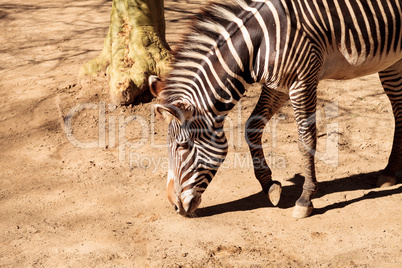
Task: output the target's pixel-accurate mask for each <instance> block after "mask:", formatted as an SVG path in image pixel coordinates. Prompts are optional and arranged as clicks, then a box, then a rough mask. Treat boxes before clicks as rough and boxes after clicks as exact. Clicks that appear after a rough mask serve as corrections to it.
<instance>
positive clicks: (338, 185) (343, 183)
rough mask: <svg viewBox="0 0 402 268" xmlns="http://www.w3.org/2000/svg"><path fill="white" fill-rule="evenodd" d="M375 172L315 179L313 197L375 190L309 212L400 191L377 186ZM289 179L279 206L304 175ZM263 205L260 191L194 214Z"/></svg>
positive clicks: (288, 203)
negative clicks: (322, 180)
mask: <svg viewBox="0 0 402 268" xmlns="http://www.w3.org/2000/svg"><path fill="white" fill-rule="evenodd" d="M379 174H380V172H371V173H365V174H357V175H352V176H350V177H345V178H341V179H336V180H332V181H324V182H319V183H318V192H317V193H316V195H315V196H314V198H320V197H323V196H325V195H327V194H332V193H338V192H347V191H355V190H376V191H371V192H369V193H367V194H365V195H363V196H361V197H358V198H355V199H351V200H347V201H342V202H337V203H334V204H330V205H328V206H325V207H322V208H315V209H314V211H313V214H312V216H314V215H320V214H324V213H326V212H327V211H330V210H332V209H339V208H343V207H346V206H348V205H351V204H353V203H356V202H360V201H363V200H368V199H374V198H380V197H384V196H390V195H394V194H400V193H402V186H399V187H397V188H391V189H389V188H388V189H387V188H384V189H379V188H377V187H376V181H377V178H378V176H379ZM290 181H291V182H293V183H294V184H293V185H289V186H284V187H283V189H282V197H281V200H280V202H279V204H278V207H279V208H290V207H293V206H294V204H295V202H296V200H297V199H298V198H299V196H300V195H301V192H302V185H303V181H304V177H302V176H300V175H299V174H296V175H295V176H294V177H293V178H292V179H290ZM398 184H400V182H398ZM265 207H272V205H271V204H270V202H269V201H268V199H267V197H266V196H265V194H264V193H263V192H258V193H255V194H252V195H250V196H247V197H244V198H241V199H238V200H235V201H231V202H227V203H223V204H218V205H213V206H209V207H205V208H200V209H198V210H197V211H196V214H197V217H209V216H213V215H217V214H222V213H227V212H234V211H247V210H254V209H259V208H265Z"/></svg>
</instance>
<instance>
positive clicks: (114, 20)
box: [80, 0, 171, 105]
mask: <svg viewBox="0 0 402 268" xmlns="http://www.w3.org/2000/svg"><path fill="white" fill-rule="evenodd" d="M169 50H170V49H169V45H168V44H167V42H166V39H165V17H164V0H113V3H112V12H111V16H110V26H109V32H108V34H107V36H106V39H105V42H104V47H103V50H102V52H101V53H100V55H99V56H98V57H96V58H95V59H93V60H91V61H89V62H87V63H86V64H85V65H84V66H83V67H82V68H81V71H80V74H81V75H93V74H97V73H98V72H101V71H106V73H107V74H108V77H109V84H110V94H111V97H112V100H113V101H114V102H115V103H117V104H123V105H124V104H130V103H132V102H133V101H134V100H135V98H137V97H138V96H140V95H142V94H143V93H144V91H145V90H146V89H147V87H148V77H149V76H150V75H158V76H160V75H161V74H163V73H165V72H166V71H167V67H168V63H169V61H170V60H171V54H170V53H169Z"/></svg>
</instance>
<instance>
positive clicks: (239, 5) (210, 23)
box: [159, 0, 253, 104]
mask: <svg viewBox="0 0 402 268" xmlns="http://www.w3.org/2000/svg"><path fill="white" fill-rule="evenodd" d="M252 1H253V0H231V1H225V2H224V3H218V2H211V3H209V4H208V5H207V6H206V7H204V8H202V9H201V12H200V13H199V14H197V15H195V16H194V17H193V19H192V22H191V25H190V27H189V31H188V32H187V33H186V34H184V36H183V37H182V38H181V40H180V41H179V44H178V46H177V49H175V50H174V51H173V52H172V54H173V56H174V60H173V62H172V63H171V70H172V71H171V72H170V74H169V75H168V76H167V77H165V79H163V80H164V81H163V82H162V83H161V86H162V88H163V90H162V91H161V94H160V95H159V98H160V100H161V102H162V104H169V103H173V102H175V101H178V100H180V99H182V98H183V94H182V92H175V90H174V89H173V88H172V89H171V90H166V86H167V85H168V84H169V83H168V81H169V79H171V78H172V77H173V76H174V74H175V71H177V73H181V72H182V71H183V70H180V63H181V62H182V61H183V60H186V59H188V56H187V55H189V53H199V54H208V53H211V51H213V49H214V46H216V47H219V46H221V45H222V44H224V43H225V42H226V39H225V38H224V37H223V35H222V34H221V33H222V30H224V29H226V31H227V32H228V33H229V36H231V35H232V34H234V33H235V32H236V31H238V29H239V28H238V27H237V26H236V27H231V24H233V26H235V24H234V23H233V20H234V19H235V18H236V17H237V16H238V15H239V14H240V13H241V12H242V11H244V8H245V7H247V6H248V5H249V4H250V2H252ZM178 69H179V70H178ZM177 73H176V74H177ZM187 99H188V98H187ZM192 104H194V103H192Z"/></svg>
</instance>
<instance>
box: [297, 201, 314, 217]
mask: <svg viewBox="0 0 402 268" xmlns="http://www.w3.org/2000/svg"><path fill="white" fill-rule="evenodd" d="M313 209H314V207H313V204H311V205H310V206H308V207H303V206H300V205H298V204H296V206H295V208H294V209H293V215H292V216H293V218H296V219H303V218H307V217H308V216H310V215H311V213H312V212H313Z"/></svg>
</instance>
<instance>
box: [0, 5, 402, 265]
mask: <svg viewBox="0 0 402 268" xmlns="http://www.w3.org/2000/svg"><path fill="white" fill-rule="evenodd" d="M202 4H203V1H197V0H194V1H184V0H178V1H173V0H166V1H165V5H166V19H167V39H168V41H169V42H170V44H171V45H172V46H173V47H174V46H175V44H176V42H177V40H178V37H179V36H180V35H181V34H182V33H183V32H184V31H185V30H186V25H187V23H188V22H189V19H190V17H191V15H192V12H196V11H197V10H198V9H199V7H200V6H201V5H202ZM110 9H111V2H110V1H101V0H93V1H46V0H30V1H21V0H16V1H9V3H5V1H2V2H1V3H0V25H1V29H2V31H1V33H0V88H1V90H0V98H1V101H2V103H3V104H2V105H1V107H0V122H1V123H0V148H1V150H0V159H1V161H0V266H2V267H56V266H57V267H59V266H60V267H65V266H66V267H70V266H71V267H95V266H96V267H111V266H116V267H133V266H134V267H147V266H149V267H164V266H165V267H181V266H189V267H190V266H194V267H200V266H216V267H220V266H225V267H231V266H239V267H401V266H402V237H401V235H402V232H401V231H402V222H401V215H402V213H401V212H402V208H401V200H402V195H401V192H402V187H401V184H398V185H396V186H393V187H390V188H386V189H377V188H375V182H376V178H377V177H378V174H379V171H380V170H381V169H383V168H384V167H385V165H386V163H387V158H388V155H389V152H390V149H391V145H392V134H393V116H392V113H391V112H392V111H391V107H390V104H389V101H388V99H387V97H386V96H385V95H384V93H383V91H382V89H381V86H380V83H379V80H378V78H377V76H376V75H372V76H369V77H364V78H360V79H356V80H353V81H348V82H338V81H325V82H322V83H321V84H320V87H319V118H318V127H319V139H318V142H319V150H318V151H319V157H318V159H317V173H318V179H319V181H320V182H321V183H320V188H319V192H318V193H317V195H316V197H315V199H314V205H315V207H316V209H315V212H314V214H313V215H312V216H311V217H309V218H307V219H303V220H295V219H293V218H292V217H291V214H292V207H293V205H294V202H295V201H296V199H297V198H298V196H299V194H300V192H301V184H302V181H303V178H302V177H301V175H300V173H301V172H302V167H301V161H300V158H299V154H298V149H297V143H296V140H297V137H296V126H295V122H294V115H293V112H292V109H291V107H290V106H289V105H286V107H284V108H283V109H282V110H281V111H280V114H279V115H277V116H276V117H275V118H274V119H273V120H272V121H271V123H270V124H269V126H268V127H267V129H266V133H265V134H264V135H265V136H264V137H265V138H264V139H265V140H266V149H265V152H266V155H267V158H268V160H269V162H270V163H271V166H272V168H273V172H274V177H275V179H277V180H279V181H280V182H281V183H282V184H283V186H284V188H283V195H282V199H281V201H280V203H279V206H278V207H270V206H269V202H268V201H267V199H266V197H265V196H264V195H263V194H262V193H261V192H260V186H259V184H258V181H257V180H256V179H255V178H254V175H253V169H252V166H251V160H250V157H249V154H248V149H247V147H246V142H245V140H244V137H243V135H244V123H245V120H246V119H247V117H248V115H249V114H250V113H251V110H252V109H253V106H254V105H255V103H256V100H257V96H258V94H259V91H258V88H252V89H250V90H249V91H248V92H247V93H246V96H245V97H244V98H243V101H242V102H241V104H240V105H239V106H238V107H236V108H235V109H234V110H233V112H232V113H231V114H230V116H229V118H228V120H227V123H226V125H227V133H228V136H229V137H230V141H231V142H230V153H229V155H228V158H227V160H226V162H225V163H224V166H223V167H222V168H221V169H220V170H219V172H218V174H217V175H216V177H215V178H214V180H213V182H212V183H211V185H210V186H209V187H208V189H207V191H206V192H205V193H204V195H203V202H202V204H201V207H200V209H199V210H198V212H197V214H198V217H196V218H184V217H181V216H179V215H176V213H175V212H174V211H173V209H172V208H171V207H170V205H169V204H168V201H167V199H166V194H165V190H166V189H165V187H166V176H167V151H166V147H165V141H166V125H165V123H164V122H163V121H161V120H160V119H158V118H155V117H154V116H153V112H152V111H153V105H154V104H155V103H156V102H155V101H154V102H151V103H148V104H143V105H139V106H134V107H133V106H129V107H120V108H116V107H114V106H113V105H110V104H109V99H108V87H107V82H106V79H105V77H95V78H91V79H85V80H81V81H79V80H78V79H77V74H78V70H79V68H80V66H81V65H82V64H83V63H85V62H86V61H88V60H90V59H92V58H93V57H95V56H96V55H97V54H98V53H99V52H100V50H101V49H102V45H103V38H104V37H105V35H106V31H107V28H108V21H109V13H110Z"/></svg>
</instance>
